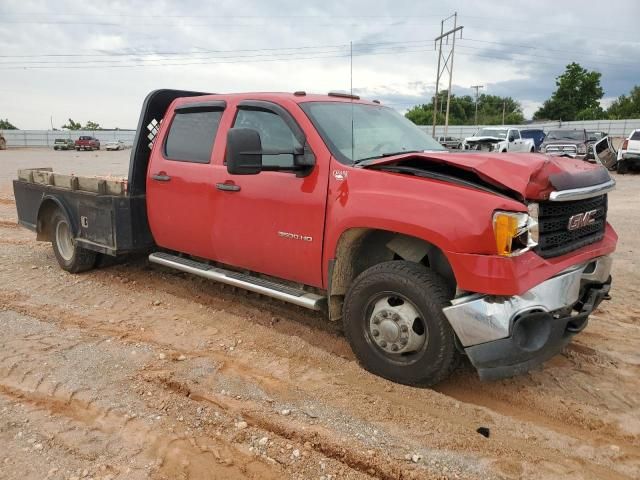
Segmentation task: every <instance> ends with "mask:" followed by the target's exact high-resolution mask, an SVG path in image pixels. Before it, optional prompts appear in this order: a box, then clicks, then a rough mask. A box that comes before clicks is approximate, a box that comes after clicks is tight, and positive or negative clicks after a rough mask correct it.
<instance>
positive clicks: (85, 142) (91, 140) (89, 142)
mask: <svg viewBox="0 0 640 480" xmlns="http://www.w3.org/2000/svg"><path fill="white" fill-rule="evenodd" d="M75 146H76V150H77V151H80V150H100V140H98V139H97V138H96V137H91V136H88V135H82V136H81V137H80V138H78V140H76V143H75Z"/></svg>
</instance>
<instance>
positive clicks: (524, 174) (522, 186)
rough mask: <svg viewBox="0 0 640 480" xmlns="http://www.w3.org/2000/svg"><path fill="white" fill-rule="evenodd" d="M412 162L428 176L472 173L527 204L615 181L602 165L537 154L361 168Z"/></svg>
mask: <svg viewBox="0 0 640 480" xmlns="http://www.w3.org/2000/svg"><path fill="white" fill-rule="evenodd" d="M409 162H410V163H411V165H412V166H413V167H414V168H419V169H421V170H424V171H425V172H429V171H436V170H437V171H440V172H442V170H443V168H444V169H445V171H446V174H447V175H449V176H452V177H455V176H456V173H457V174H458V175H461V176H467V177H468V173H469V172H471V173H473V174H475V176H477V177H478V179H479V180H480V181H481V182H486V183H487V184H490V185H493V186H495V187H497V188H498V189H500V190H507V191H511V192H513V193H515V194H516V196H517V197H519V198H522V199H527V200H547V199H548V198H549V194H550V193H551V192H553V191H558V190H569V189H574V188H582V187H590V186H592V185H598V184H601V183H604V182H607V181H609V180H611V177H610V176H609V172H607V169H606V168H604V167H602V166H601V165H598V164H592V163H588V162H584V161H582V160H574V159H571V158H561V157H552V156H547V155H540V154H537V153H517V154H511V153H496V154H491V153H487V154H476V153H452V152H446V153H439V152H425V153H407V154H401V155H395V156H392V157H386V158H381V159H375V160H370V161H367V162H366V164H361V166H363V167H374V166H383V165H402V164H407V163H409ZM465 174H466V175H465Z"/></svg>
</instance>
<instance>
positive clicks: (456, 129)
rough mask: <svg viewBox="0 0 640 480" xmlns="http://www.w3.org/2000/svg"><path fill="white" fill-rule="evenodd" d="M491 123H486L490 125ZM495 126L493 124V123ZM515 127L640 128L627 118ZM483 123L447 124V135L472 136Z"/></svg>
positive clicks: (621, 132)
mask: <svg viewBox="0 0 640 480" xmlns="http://www.w3.org/2000/svg"><path fill="white" fill-rule="evenodd" d="M490 126H491V125H487V127H490ZM494 126H495V125H494ZM506 126H512V125H506ZM513 126H514V127H516V128H520V129H527V128H542V129H543V130H544V131H545V132H548V131H549V130H552V129H555V128H578V129H581V128H584V129H585V130H595V131H602V132H607V133H608V134H609V135H611V136H613V137H626V136H628V135H629V134H630V133H631V131H632V130H635V129H640V119H628V120H585V121H575V122H560V121H556V122H543V123H530V124H527V125H513ZM482 127H483V125H480V126H475V125H449V128H448V130H447V136H449V137H458V138H465V137H470V136H472V135H473V134H474V133H475V132H476V131H477V130H478V128H482ZM420 128H422V129H423V130H424V131H426V132H427V133H429V134H431V131H432V127H431V126H430V125H421V126H420ZM440 135H444V125H436V136H440Z"/></svg>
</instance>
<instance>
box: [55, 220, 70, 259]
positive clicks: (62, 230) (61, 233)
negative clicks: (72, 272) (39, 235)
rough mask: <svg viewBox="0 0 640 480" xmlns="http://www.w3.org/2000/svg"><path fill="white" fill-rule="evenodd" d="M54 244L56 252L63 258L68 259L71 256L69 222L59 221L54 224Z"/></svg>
mask: <svg viewBox="0 0 640 480" xmlns="http://www.w3.org/2000/svg"><path fill="white" fill-rule="evenodd" d="M56 244H57V245H58V253H59V254H60V256H61V257H62V258H63V259H65V260H67V261H69V260H71V259H72V258H73V248H74V245H73V237H72V236H71V229H70V228H69V224H68V223H67V222H65V221H60V222H58V225H56Z"/></svg>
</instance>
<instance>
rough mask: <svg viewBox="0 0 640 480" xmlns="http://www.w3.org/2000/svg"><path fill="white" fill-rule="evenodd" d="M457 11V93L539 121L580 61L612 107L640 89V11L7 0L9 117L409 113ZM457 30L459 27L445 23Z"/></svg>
mask: <svg viewBox="0 0 640 480" xmlns="http://www.w3.org/2000/svg"><path fill="white" fill-rule="evenodd" d="M454 12H457V14H458V16H457V25H462V26H464V29H463V30H462V38H460V37H458V38H457V39H456V46H455V49H456V50H455V57H454V64H453V82H452V85H453V87H452V91H453V93H454V94H458V95H464V94H471V93H472V90H471V89H470V86H471V85H484V88H483V89H482V90H481V92H482V93H487V94H493V95H501V96H511V97H513V98H515V99H516V100H518V101H519V102H520V103H521V105H522V107H523V110H524V114H525V117H527V118H530V117H531V115H532V114H533V112H534V111H535V110H536V109H537V108H538V107H539V106H540V105H541V104H542V102H543V101H544V100H545V99H547V98H548V97H549V96H550V95H551V93H552V92H553V90H554V88H555V78H556V77H557V76H558V75H560V74H561V73H562V72H563V71H564V68H565V66H566V65H567V64H568V63H570V62H572V61H576V62H578V63H580V64H581V65H583V66H584V67H586V68H588V69H591V70H597V71H599V72H601V73H602V80H601V81H602V85H603V88H604V90H605V97H604V99H603V104H604V105H605V106H607V105H608V104H609V103H610V102H611V101H612V100H613V99H615V98H616V97H618V96H619V95H621V94H625V93H628V92H629V91H630V90H631V88H632V87H633V86H634V85H636V84H640V61H638V59H640V33H639V30H638V19H639V18H640V2H638V1H637V0H627V1H616V0H612V1H608V2H604V3H603V2H595V1H584V0H583V1H564V0H563V1H557V0H555V1H547V0H536V1H527V2H520V1H510V2H507V1H504V2H503V1H497V0H484V1H483V2H478V1H458V2H447V1H437V2H436V1H426V0H423V1H421V2H417V1H415V0H413V1H405V0H393V1H386V0H385V1H382V0H377V1H372V0H356V1H351V2H346V1H344V0H340V1H337V0H323V1H304V2H301V1H300V0H269V1H258V0H244V1H243V2H237V1H215V0H211V1H195V0H183V1H180V2H178V1H175V2H171V1H163V0H157V1H153V2H150V1H148V0H145V1H138V0H131V1H114V2H108V1H103V2H95V3H91V2H81V1H76V0H56V1H55V2H50V1H45V0H42V1H35V0H19V1H14V0H0V118H7V119H9V120H10V121H11V122H12V123H13V124H14V125H16V126H18V127H19V128H23V129H45V128H50V127H51V125H53V127H55V128H60V127H61V126H62V125H63V124H64V123H65V122H66V121H67V119H68V118H72V119H74V120H75V121H79V122H81V123H83V124H84V123H86V122H87V121H88V120H91V121H94V122H98V123H99V124H100V125H101V126H102V127H104V128H116V127H118V128H135V126H136V124H137V119H138V115H139V110H140V107H141V105H142V101H143V99H144V97H145V95H146V94H147V93H148V92H150V91H151V90H155V89H158V88H176V89H181V90H196V91H203V92H215V93H223V92H240V91H296V90H304V91H307V92H313V93H326V92H329V91H349V90H350V89H351V86H353V91H354V93H357V94H359V95H361V96H363V97H365V98H371V99H378V100H380V101H382V103H383V104H386V105H389V106H391V107H393V108H396V109H398V110H399V111H401V112H404V111H406V110H407V109H408V108H410V107H411V106H413V105H416V104H421V103H425V102H428V101H429V100H430V98H431V97H432V96H433V93H434V88H435V76H436V69H437V67H436V65H437V60H438V56H437V52H436V51H435V49H434V41H433V39H434V38H435V37H436V36H438V35H439V34H440V29H441V20H443V19H444V18H446V17H449V16H451V15H452V14H453V13H454ZM451 28H453V18H450V19H449V20H447V21H446V22H445V23H444V30H445V31H447V30H448V29H451ZM351 45H352V46H351ZM445 48H448V46H447V45H445ZM351 51H352V53H353V56H352V57H351V55H350V52H351ZM351 58H352V60H353V62H352V63H351V61H350V59H351ZM351 72H353V73H352V75H351ZM448 81H449V79H448V76H445V78H444V79H443V81H442V83H441V87H440V88H447V86H448Z"/></svg>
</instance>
